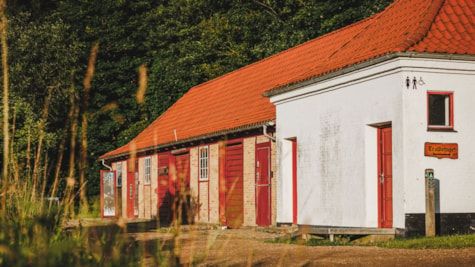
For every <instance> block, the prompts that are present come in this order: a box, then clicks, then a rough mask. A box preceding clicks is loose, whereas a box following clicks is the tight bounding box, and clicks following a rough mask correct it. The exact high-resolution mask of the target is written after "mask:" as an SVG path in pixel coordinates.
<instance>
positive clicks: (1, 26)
mask: <svg viewBox="0 0 475 267" xmlns="http://www.w3.org/2000/svg"><path fill="white" fill-rule="evenodd" d="M5 8H6V1H5V0H0V20H1V22H0V37H1V39H2V40H1V44H2V69H3V172H2V185H1V187H2V190H1V193H0V197H1V202H2V204H1V215H2V217H4V215H5V209H6V191H7V179H8V162H9V151H8V148H9V146H8V143H9V140H10V137H9V123H8V116H9V111H8V102H9V101H8V60H7V59H8V46H7V16H6V14H5Z"/></svg>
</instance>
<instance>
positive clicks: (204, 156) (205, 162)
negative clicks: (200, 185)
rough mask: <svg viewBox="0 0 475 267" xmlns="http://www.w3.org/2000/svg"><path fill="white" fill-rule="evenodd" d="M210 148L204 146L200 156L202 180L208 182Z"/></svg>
mask: <svg viewBox="0 0 475 267" xmlns="http://www.w3.org/2000/svg"><path fill="white" fill-rule="evenodd" d="M208 152H209V148H208V146H202V147H200V148H199V156H200V159H199V161H200V180H208V178H209V153H208Z"/></svg>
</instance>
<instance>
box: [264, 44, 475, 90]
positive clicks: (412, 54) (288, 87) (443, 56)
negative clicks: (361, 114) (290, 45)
mask: <svg viewBox="0 0 475 267" xmlns="http://www.w3.org/2000/svg"><path fill="white" fill-rule="evenodd" d="M398 57H406V58H407V57H410V58H430V59H446V60H468V61H475V55H467V54H446V53H429V52H394V53H389V54H385V55H382V56H379V57H376V58H373V59H370V60H367V61H364V62H361V63H358V64H355V65H352V66H349V67H345V68H342V69H339V70H336V71H333V72H330V73H327V74H323V75H319V76H314V77H310V78H308V79H306V80H303V81H301V82H296V83H292V84H289V85H286V86H282V87H276V88H273V89H270V90H268V91H266V93H264V94H263V96H264V97H272V96H275V95H280V94H283V93H286V92H290V91H294V90H297V89H299V88H302V87H305V86H308V85H311V84H314V83H318V82H321V81H324V80H328V79H331V78H335V77H337V76H340V75H344V74H347V73H350V72H353V71H356V70H360V69H364V68H367V67H369V66H372V65H375V64H379V63H382V62H384V61H388V60H391V59H394V58H398Z"/></svg>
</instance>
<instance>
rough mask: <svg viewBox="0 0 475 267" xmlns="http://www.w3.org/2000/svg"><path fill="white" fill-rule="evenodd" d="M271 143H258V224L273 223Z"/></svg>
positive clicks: (267, 224)
mask: <svg viewBox="0 0 475 267" xmlns="http://www.w3.org/2000/svg"><path fill="white" fill-rule="evenodd" d="M270 189H271V186H270V144H269V143H263V144H258V145H257V149H256V224H257V225H259V226H269V225H270V224H271V216H270V215H271V212H270V211H271V201H270V197H271V190H270Z"/></svg>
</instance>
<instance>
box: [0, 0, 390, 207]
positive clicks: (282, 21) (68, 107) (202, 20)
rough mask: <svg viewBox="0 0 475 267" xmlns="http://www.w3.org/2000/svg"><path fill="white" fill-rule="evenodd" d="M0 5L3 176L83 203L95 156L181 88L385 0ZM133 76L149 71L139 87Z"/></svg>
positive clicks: (91, 185)
mask: <svg viewBox="0 0 475 267" xmlns="http://www.w3.org/2000/svg"><path fill="white" fill-rule="evenodd" d="M6 2H7V4H6V7H5V13H6V18H7V22H8V23H7V28H6V32H7V38H6V41H7V42H6V44H7V46H8V58H7V64H8V76H9V79H8V80H9V81H8V88H9V99H8V103H9V107H8V108H9V109H8V110H9V113H8V117H9V118H8V122H9V125H8V126H9V127H8V129H9V140H8V144H9V148H10V149H9V150H8V151H9V152H8V153H9V154H10V156H9V157H8V158H9V162H8V169H9V175H8V176H9V178H8V179H9V180H8V183H13V184H14V183H15V181H16V180H18V179H24V180H31V182H32V184H33V189H34V190H37V191H38V192H46V193H44V194H45V195H48V196H49V195H54V196H60V197H61V196H62V194H63V192H64V190H65V189H66V185H67V183H68V182H73V183H75V186H74V188H75V190H79V189H81V191H82V192H84V194H81V198H82V199H84V201H83V202H82V203H83V204H84V206H86V207H87V205H86V204H87V202H86V200H85V199H86V198H87V197H88V196H97V195H98V193H99V190H100V185H99V182H98V180H99V178H98V177H99V169H100V168H101V166H100V164H99V162H98V157H99V156H100V155H102V154H104V153H105V152H108V151H110V150H112V149H115V148H118V147H120V146H122V145H124V144H126V143H127V142H129V141H130V140H131V139H132V138H134V137H135V136H136V135H137V134H138V133H140V132H141V131H142V130H143V129H144V128H145V127H146V126H148V125H149V124H150V123H151V122H152V121H153V120H154V119H156V118H157V117H158V116H159V115H160V114H161V113H163V112H164V111H165V110H166V109H167V108H168V107H170V106H171V105H172V104H173V103H174V102H175V101H176V100H177V99H178V98H179V97H181V96H182V95H183V94H184V93H186V92H187V90H188V89H190V88H191V87H193V86H194V85H197V84H200V83H203V82H205V81H208V80H210V79H213V78H215V77H218V76H220V75H223V74H225V73H227V72H230V71H233V70H235V69H237V68H240V67H242V66H245V65H248V64H250V63H252V62H255V61H258V60H260V59H263V58H265V57H268V56H270V55H273V54H276V53H278V52H280V51H283V50H285V49H288V48H290V47H293V46H296V45H298V44H300V43H303V42H305V41H308V40H310V39H313V38H316V37H318V36H320V35H323V34H326V33H328V32H331V31H334V30H336V29H339V28H341V27H344V26H346V25H348V24H351V23H353V22H356V21H358V20H361V19H363V18H366V17H368V16H371V15H372V14H375V13H377V12H379V11H381V10H383V9H384V8H385V7H386V6H388V5H389V4H390V3H391V2H392V1H391V0H323V1H302V0H194V1H189V0H129V1H125V0H104V1H92V0H60V1H57V0H29V1H20V0H10V1H6ZM2 56H4V55H2ZM139 73H142V75H146V77H147V88H146V91H144V92H138V90H137V89H138V88H139ZM2 103H3V102H2ZM2 108H3V109H4V105H3V104H2ZM1 137H2V138H3V139H5V138H4V137H5V135H4V134H2V135H1ZM4 144H5V143H4ZM3 146H5V145H3ZM2 151H5V150H2ZM1 153H4V152H1ZM4 166H5V165H4ZM6 182H7V181H4V180H3V181H2V184H4V183H6ZM42 188H43V191H42V190H41V189H42Z"/></svg>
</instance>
